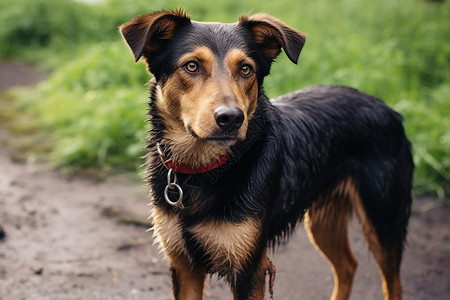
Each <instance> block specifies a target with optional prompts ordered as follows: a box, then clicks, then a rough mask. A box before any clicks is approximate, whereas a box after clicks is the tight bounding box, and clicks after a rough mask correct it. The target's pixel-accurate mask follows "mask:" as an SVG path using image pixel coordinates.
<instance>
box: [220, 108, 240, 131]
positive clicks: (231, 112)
mask: <svg viewBox="0 0 450 300" xmlns="http://www.w3.org/2000/svg"><path fill="white" fill-rule="evenodd" d="M214 118H215V119H216V123H217V125H219V127H220V129H222V130H229V131H233V130H237V129H239V127H241V125H242V123H243V122H244V113H243V112H242V110H240V109H239V108H237V107H229V106H224V105H222V106H219V107H218V108H217V109H216V110H215V111H214Z"/></svg>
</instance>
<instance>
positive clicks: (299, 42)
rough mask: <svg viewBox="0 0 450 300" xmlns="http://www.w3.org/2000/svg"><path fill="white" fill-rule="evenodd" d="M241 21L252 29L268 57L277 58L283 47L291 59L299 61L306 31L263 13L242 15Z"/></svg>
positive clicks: (254, 36) (257, 42) (294, 61)
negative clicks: (300, 30) (298, 29)
mask: <svg viewBox="0 0 450 300" xmlns="http://www.w3.org/2000/svg"><path fill="white" fill-rule="evenodd" d="M239 23H240V24H241V25H242V26H244V27H247V28H248V29H249V30H250V31H251V33H252V35H253V38H254V40H255V43H256V44H257V45H260V46H261V47H262V48H263V52H264V54H265V55H266V56H267V57H268V58H270V59H272V60H273V59H275V57H277V56H278V54H280V52H281V48H283V49H284V52H285V53H286V55H287V56H288V57H289V59H290V60H291V61H292V62H293V63H297V61H298V56H299V55H300V52H301V51H302V48H303V45H304V44H305V41H306V36H305V34H304V33H301V32H299V31H297V30H295V29H294V28H291V27H289V26H287V25H285V24H283V22H281V21H280V20H278V19H277V18H274V17H272V16H269V15H267V14H262V13H261V14H256V15H252V16H241V17H240V18H239Z"/></svg>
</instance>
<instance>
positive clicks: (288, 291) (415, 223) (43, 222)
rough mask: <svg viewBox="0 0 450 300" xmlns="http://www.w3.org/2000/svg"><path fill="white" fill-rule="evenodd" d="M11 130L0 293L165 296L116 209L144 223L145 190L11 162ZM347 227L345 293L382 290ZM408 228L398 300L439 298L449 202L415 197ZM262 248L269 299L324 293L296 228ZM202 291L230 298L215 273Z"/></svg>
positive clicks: (0, 138)
mask: <svg viewBox="0 0 450 300" xmlns="http://www.w3.org/2000/svg"><path fill="white" fill-rule="evenodd" d="M2 65H3V64H0V74H2V75H1V77H4V74H5V73H4V72H5V69H4V68H2ZM8 68H10V69H8V70H14V67H13V68H12V69H11V66H10V65H8ZM25 73H29V72H25ZM10 74H13V73H10ZM20 76H23V75H20ZM36 78H38V77H36ZM12 82H14V80H12ZM31 82H33V80H31V81H27V82H25V83H26V84H28V83H31ZM9 85H11V84H9ZM0 101H1V96H0ZM12 139H15V137H14V136H13V135H11V134H9V133H7V132H6V131H5V130H4V129H1V128H0V228H2V229H3V230H4V232H5V234H6V235H5V236H4V237H2V234H1V233H0V299H1V300H9V299H33V300H34V299H154V300H165V299H171V296H170V274H169V272H168V267H167V263H166V262H165V261H164V260H163V258H162V256H161V255H160V254H159V252H158V249H157V248H156V247H155V246H153V245H152V238H151V234H150V233H146V232H145V231H146V227H145V226H138V225H131V224H126V223H124V222H120V221H119V220H118V218H117V214H116V213H115V212H119V214H120V215H121V216H125V217H130V218H132V219H134V220H141V221H142V222H145V219H146V217H147V211H148V206H147V202H148V201H147V199H146V193H147V191H146V188H145V187H143V185H142V184H141V182H140V180H138V179H136V178H129V177H125V176H116V177H113V178H110V179H109V180H107V181H106V182H102V183H94V182H92V181H90V180H87V179H83V178H70V177H67V176H64V175H62V174H60V173H58V172H55V171H48V170H43V169H42V168H41V167H40V166H38V165H33V164H25V163H15V162H13V161H11V159H10V156H11V154H12V151H13V150H11V148H9V147H7V146H6V145H7V144H8V143H9V142H8V141H11V140H12ZM352 228H353V229H354V230H352V234H351V241H352V245H353V249H354V252H355V255H356V256H357V258H358V260H359V263H360V264H359V267H358V271H357V274H356V279H355V283H354V287H353V292H352V297H351V299H354V300H357V299H381V297H382V295H381V289H380V285H381V283H380V279H379V276H378V271H377V269H376V266H375V264H374V261H373V259H372V257H371V256H370V255H369V253H368V251H367V245H366V243H365V241H364V240H363V238H362V235H361V233H360V232H359V229H358V226H357V224H356V223H352ZM409 231H410V234H409V237H408V246H407V248H406V251H405V257H404V262H403V266H402V279H403V285H404V297H405V299H448V298H449V295H450V210H449V209H448V208H445V207H442V206H441V205H440V204H439V203H437V202H436V201H435V200H433V199H427V198H421V199H417V200H416V201H415V203H414V213H413V216H412V218H411V223H410V230H409ZM271 256H272V257H273V260H274V262H275V264H276V266H277V279H276V283H275V299H282V300H284V299H328V298H329V295H330V294H331V290H332V286H333V283H332V276H331V272H330V270H329V267H328V265H327V263H326V261H325V260H324V259H323V258H322V257H321V256H320V255H319V254H318V253H317V252H316V251H315V250H314V249H313V247H312V246H311V245H310V244H309V242H308V240H307V237H306V234H305V233H304V230H303V229H302V228H300V230H298V232H297V234H296V235H295V236H294V237H293V238H292V239H291V241H290V243H289V244H288V245H287V246H283V247H280V248H279V249H278V250H277V251H275V253H274V254H272V255H271ZM207 294H208V296H207V297H206V299H231V295H230V293H229V290H228V287H226V286H225V285H224V284H223V283H222V282H220V281H217V280H216V279H215V278H213V279H212V280H210V281H209V286H208V289H207Z"/></svg>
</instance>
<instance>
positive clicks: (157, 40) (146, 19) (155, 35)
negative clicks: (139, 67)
mask: <svg viewBox="0 0 450 300" xmlns="http://www.w3.org/2000/svg"><path fill="white" fill-rule="evenodd" d="M190 21H191V20H190V18H189V17H188V16H187V15H186V14H185V13H184V12H183V10H182V9H178V10H176V11H170V12H169V11H162V12H157V13H150V14H146V15H143V16H140V17H136V18H134V19H132V20H130V21H128V22H127V23H125V24H123V25H122V26H120V28H119V31H120V33H121V34H122V36H123V38H124V40H125V42H126V43H127V44H128V46H129V47H130V49H131V51H132V52H133V55H134V59H135V61H138V60H139V58H140V57H141V56H142V55H144V57H145V58H147V59H148V58H149V57H151V55H152V54H154V53H155V52H157V51H158V50H159V49H160V46H161V45H160V44H161V42H162V41H164V40H169V39H171V38H173V37H174V35H175V33H176V30H177V28H179V26H181V25H182V24H186V23H190Z"/></svg>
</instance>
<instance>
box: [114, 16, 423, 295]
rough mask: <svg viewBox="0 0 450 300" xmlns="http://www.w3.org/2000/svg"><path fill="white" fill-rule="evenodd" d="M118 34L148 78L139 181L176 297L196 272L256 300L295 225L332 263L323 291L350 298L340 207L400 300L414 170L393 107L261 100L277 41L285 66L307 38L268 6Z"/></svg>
mask: <svg viewBox="0 0 450 300" xmlns="http://www.w3.org/2000/svg"><path fill="white" fill-rule="evenodd" d="M120 33H121V34H122V36H123V39H124V40H125V42H126V43H127V44H128V46H129V48H130V49H131V51H132V53H133V55H134V58H135V61H138V60H139V59H140V58H141V57H142V58H143V59H144V61H145V62H146V65H147V67H148V71H149V73H150V74H151V75H153V79H152V80H151V82H150V85H151V88H150V93H151V96H150V103H149V116H150V118H149V123H150V125H151V129H150V134H149V139H148V143H147V150H148V153H147V156H146V165H147V170H148V178H147V181H148V183H149V185H150V187H151V192H150V196H151V199H152V200H151V201H152V208H151V217H152V220H153V221H152V223H153V228H152V229H153V231H154V236H155V239H156V242H157V243H158V244H159V245H160V247H161V248H162V250H163V252H164V253H165V255H166V257H167V258H168V262H169V264H170V270H171V274H172V286H173V288H172V290H173V298H174V299H180V300H181V299H202V297H203V290H204V281H205V277H206V275H207V274H218V276H219V277H220V278H223V279H224V280H225V281H227V282H228V283H229V284H230V286H231V291H232V293H233V297H234V299H235V300H242V299H252V300H254V299H263V298H264V294H265V291H266V288H267V287H266V276H267V275H269V280H268V281H269V290H270V291H271V294H272V287H273V280H274V277H275V267H274V266H273V264H272V262H271V261H270V259H269V258H268V255H267V251H268V249H271V248H272V247H274V246H276V245H278V244H280V243H284V242H285V241H286V240H287V238H288V237H289V234H290V233H292V231H293V230H294V229H295V228H296V227H297V225H298V224H299V223H300V222H301V221H304V226H305V228H306V230H307V232H308V236H309V238H310V240H311V242H312V243H313V245H314V246H315V247H316V248H317V249H318V251H320V252H321V254H322V255H323V256H324V257H325V258H326V259H327V260H328V261H329V263H330V266H331V269H332V271H333V274H334V289H333V294H332V296H331V299H348V297H349V295H350V290H351V285H352V280H353V276H354V273H355V269H356V266H357V261H356V259H355V258H354V256H353V254H352V251H351V249H350V246H349V242H348V238H347V227H348V220H349V217H350V215H351V213H352V212H354V214H355V215H356V216H357V217H358V219H359V221H360V224H361V225H362V228H363V232H364V235H365V237H366V239H367V242H368V245H369V248H370V250H371V252H372V253H373V255H374V257H375V260H376V262H377V264H378V267H379V270H380V273H381V277H382V288H383V293H384V298H385V299H400V298H401V295H402V287H401V281H400V263H401V257H402V251H403V248H404V242H405V238H406V233H407V224H408V219H409V216H410V211H411V185H412V183H411V180H412V174H413V168H414V166H413V161H412V155H411V149H410V148H411V146H410V143H409V141H408V140H407V138H406V137H405V132H404V129H403V126H402V117H401V116H400V115H399V114H398V113H396V112H394V111H393V110H391V109H390V108H388V107H387V106H386V105H385V104H384V103H383V102H382V101H381V100H379V99H377V98H375V97H372V96H369V95H367V94H364V93H362V92H360V91H358V90H355V89H352V88H349V87H342V86H316V87H310V88H306V89H303V90H300V91H296V92H292V93H289V94H286V95H283V96H280V97H278V98H276V99H273V100H269V99H268V98H267V97H266V96H265V94H264V91H263V80H264V78H265V76H267V75H268V74H269V71H270V67H271V64H272V63H273V61H274V59H275V58H276V57H277V56H278V55H279V54H280V52H281V50H282V49H283V50H284V52H285V54H286V55H287V56H288V58H289V59H290V60H291V61H292V62H293V63H297V60H298V57H299V54H300V52H301V50H302V48H303V45H304V43H305V39H306V37H305V34H303V33H301V32H299V31H297V30H296V29H293V28H291V27H289V26H287V25H285V24H284V23H282V22H281V21H280V20H278V19H276V18H274V17H272V16H269V15H266V14H256V15H251V16H245V15H244V16H241V17H240V18H239V20H238V21H237V22H236V23H233V24H224V23H202V22H196V21H192V20H191V19H190V17H189V16H188V15H186V14H185V12H184V11H183V10H182V9H178V10H175V11H160V12H155V13H150V14H146V15H143V16H139V17H136V18H134V19H132V20H131V21H129V22H127V23H125V24H123V25H122V26H121V27H120ZM324 59H326V58H324Z"/></svg>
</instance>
